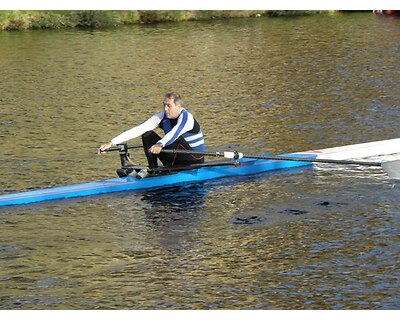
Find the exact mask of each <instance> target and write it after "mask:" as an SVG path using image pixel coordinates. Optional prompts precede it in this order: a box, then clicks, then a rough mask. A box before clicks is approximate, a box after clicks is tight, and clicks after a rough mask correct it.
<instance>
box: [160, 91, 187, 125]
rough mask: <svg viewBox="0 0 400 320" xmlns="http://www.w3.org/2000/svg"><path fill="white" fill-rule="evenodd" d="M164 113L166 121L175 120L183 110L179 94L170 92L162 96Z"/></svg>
mask: <svg viewBox="0 0 400 320" xmlns="http://www.w3.org/2000/svg"><path fill="white" fill-rule="evenodd" d="M163 103H164V112H165V115H166V116H167V118H168V119H176V118H178V117H179V115H180V114H181V111H182V109H183V102H182V98H181V96H180V95H179V94H177V93H174V92H171V93H167V94H166V95H165V96H164V102H163Z"/></svg>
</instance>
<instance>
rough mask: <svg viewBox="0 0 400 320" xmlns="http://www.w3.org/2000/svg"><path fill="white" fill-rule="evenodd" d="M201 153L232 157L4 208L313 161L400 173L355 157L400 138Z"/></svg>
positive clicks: (40, 195)
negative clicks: (280, 150) (273, 151)
mask: <svg viewBox="0 0 400 320" xmlns="http://www.w3.org/2000/svg"><path fill="white" fill-rule="evenodd" d="M119 148H120V149H119V151H120V155H121V164H122V166H124V165H125V163H124V160H123V159H125V158H124V157H125V156H126V154H127V149H128V148H127V147H126V146H125V147H122V148H121V147H119ZM164 152H175V153H181V152H188V151H184V150H164ZM201 153H202V154H205V155H206V156H216V157H224V158H229V159H230V160H229V161H210V162H206V163H204V164H199V165H192V166H185V167H173V168H161V169H160V170H158V171H157V172H156V173H155V174H153V175H151V176H149V177H146V178H144V179H137V178H136V177H134V176H131V175H128V176H126V177H119V178H113V179H108V180H101V181H96V182H88V183H80V184H74V185H69V186H63V187H56V188H48V189H42V190H35V191H25V192H19V193H11V194H5V195H1V196H0V207H1V206H10V205H20V204H28V203H34V202H41V201H47V200H55V199H66V198H76V197H84V196H90V195H97V194H104V193H111V192H119V191H127V190H146V189H160V188H165V187H169V186H176V185H182V184H192V183H198V182H202V181H206V180H211V179H218V178H225V177H232V176H233V177H234V176H244V175H254V174H257V173H262V172H267V171H275V170H281V169H288V168H294V167H302V166H307V165H311V163H313V162H322V163H334V164H355V165H369V166H380V167H382V168H383V169H384V170H385V171H389V173H392V174H396V175H397V174H398V170H399V163H400V161H391V162H371V161H357V160H351V159H354V158H365V157H373V156H379V155H388V154H395V153H400V139H391V140H384V141H376V142H370V143H363V144H355V145H350V146H344V147H337V148H329V149H321V150H311V151H305V152H298V153H292V154H284V155H279V156H271V155H268V154H261V155H246V154H243V153H239V152H201ZM396 178H397V176H396Z"/></svg>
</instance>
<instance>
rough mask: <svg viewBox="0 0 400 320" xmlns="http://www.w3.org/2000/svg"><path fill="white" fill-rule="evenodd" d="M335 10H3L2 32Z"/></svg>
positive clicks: (0, 20)
mask: <svg viewBox="0 0 400 320" xmlns="http://www.w3.org/2000/svg"><path fill="white" fill-rule="evenodd" d="M331 12H332V11H303V10H301V11H293V10H292V11H265V10H264V11H261V10H258V11H257V10H197V11H187V10H172V11H167V10H143V11H141V10H130V11H102V10H85V11H61V10H59V11H48V10H46V11H39V10H37V11H25V10H19V11H17V10H13V11H0V30H29V29H62V28H107V27H116V26H120V25H129V24H140V23H158V22H169V21H175V22H176V21H189V20H212V19H227V18H249V17H258V16H273V17H276V16H279V17H282V16H302V15H311V14H323V13H331Z"/></svg>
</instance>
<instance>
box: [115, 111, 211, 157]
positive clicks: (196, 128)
mask: <svg viewBox="0 0 400 320" xmlns="http://www.w3.org/2000/svg"><path fill="white" fill-rule="evenodd" d="M157 127H159V128H161V129H163V131H164V133H165V136H164V137H163V138H162V139H161V140H160V141H158V142H159V143H161V144H162V146H163V147H166V146H168V145H170V144H172V143H173V142H174V141H176V140H177V139H178V138H179V137H180V136H182V137H183V138H184V139H185V140H186V141H187V143H188V144H189V146H190V147H191V148H192V149H193V150H204V149H205V144H204V137H203V133H202V131H201V128H200V125H199V124H198V122H197V121H196V119H195V118H194V117H193V115H192V114H191V113H190V112H189V111H187V110H186V109H182V112H181V114H180V115H179V117H178V118H176V119H168V118H167V117H166V116H165V112H164V111H161V112H159V113H157V114H155V115H154V116H152V117H151V118H150V119H148V120H147V121H145V122H143V123H142V124H140V125H138V126H136V127H134V128H132V129H130V130H128V131H125V132H123V133H121V134H120V135H119V136H117V137H115V138H114V139H112V140H111V142H112V143H113V144H114V145H116V144H120V143H124V142H126V141H128V140H131V139H134V138H137V137H139V136H141V135H142V134H143V133H145V132H147V131H150V130H154V129H155V128H157Z"/></svg>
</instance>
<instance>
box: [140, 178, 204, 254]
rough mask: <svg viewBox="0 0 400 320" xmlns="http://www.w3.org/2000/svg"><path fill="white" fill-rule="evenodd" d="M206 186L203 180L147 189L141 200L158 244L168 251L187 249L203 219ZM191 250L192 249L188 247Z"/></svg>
mask: <svg viewBox="0 0 400 320" xmlns="http://www.w3.org/2000/svg"><path fill="white" fill-rule="evenodd" d="M206 197H207V188H206V187H205V186H204V183H197V184H195V185H190V186H179V187H173V188H167V189H160V190H154V191H147V192H146V193H144V194H143V195H142V197H141V200H142V201H143V202H144V203H146V204H148V207H147V208H145V209H144V212H145V221H146V225H147V226H148V228H151V229H152V230H153V231H154V232H153V235H155V234H156V235H157V237H158V243H159V245H160V246H161V247H162V248H164V249H165V250H167V251H169V252H176V251H182V250H185V247H186V246H187V245H189V243H190V241H188V239H190V238H191V237H193V234H195V233H196V230H198V229H199V224H200V222H201V221H203V216H204V212H205V210H204V208H205V205H204V204H205V200H206ZM186 249H189V248H186Z"/></svg>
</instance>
